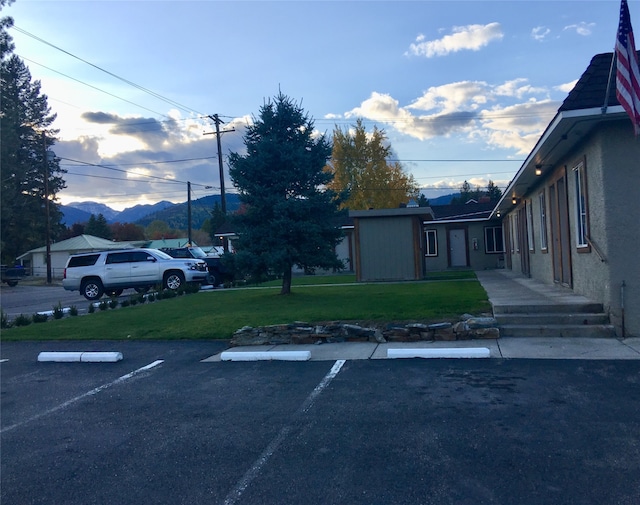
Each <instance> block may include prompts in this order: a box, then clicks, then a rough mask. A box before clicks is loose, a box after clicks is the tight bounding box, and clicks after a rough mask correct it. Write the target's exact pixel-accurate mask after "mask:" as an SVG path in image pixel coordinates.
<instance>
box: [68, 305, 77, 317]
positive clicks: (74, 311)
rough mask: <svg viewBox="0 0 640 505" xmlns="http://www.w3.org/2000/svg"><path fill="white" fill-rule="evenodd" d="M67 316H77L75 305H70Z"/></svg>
mask: <svg viewBox="0 0 640 505" xmlns="http://www.w3.org/2000/svg"><path fill="white" fill-rule="evenodd" d="M69 315H71V316H77V315H78V307H76V306H75V305H72V306H71V307H69Z"/></svg>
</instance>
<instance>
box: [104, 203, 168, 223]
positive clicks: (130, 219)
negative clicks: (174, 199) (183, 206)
mask: <svg viewBox="0 0 640 505" xmlns="http://www.w3.org/2000/svg"><path fill="white" fill-rule="evenodd" d="M174 205H179V204H175V203H171V202H167V201H166V200H163V201H161V202H158V203H154V204H153V205H151V204H146V205H136V206H135V207H129V208H127V209H124V210H123V211H122V212H120V213H119V214H118V215H117V216H116V217H115V219H114V220H113V222H116V221H117V222H120V223H135V222H136V221H139V220H140V219H144V217H145V216H148V215H149V214H153V213H155V212H160V211H163V210H165V209H167V208H169V207H173V206H174Z"/></svg>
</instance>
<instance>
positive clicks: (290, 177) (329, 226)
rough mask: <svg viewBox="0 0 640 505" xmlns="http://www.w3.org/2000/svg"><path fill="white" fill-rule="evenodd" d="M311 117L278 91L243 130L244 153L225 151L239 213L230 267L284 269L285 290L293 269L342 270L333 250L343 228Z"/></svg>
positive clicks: (325, 149)
mask: <svg viewBox="0 0 640 505" xmlns="http://www.w3.org/2000/svg"><path fill="white" fill-rule="evenodd" d="M313 125H314V123H313V120H312V119H311V118H310V117H309V116H308V115H307V114H306V113H305V112H304V111H303V109H302V108H301V107H300V106H299V105H298V104H297V103H295V102H294V101H292V100H291V99H290V98H289V97H287V96H285V95H283V94H282V93H279V94H278V95H277V96H275V97H274V98H273V99H272V100H269V101H268V102H267V103H265V104H264V105H263V106H262V107H261V108H260V115H259V117H257V118H254V121H253V124H252V125H250V126H249V127H248V128H247V132H246V134H245V136H244V143H245V146H246V154H244V155H240V154H238V153H231V155H230V157H229V165H230V169H229V174H230V176H231V179H232V180H233V184H234V186H235V187H236V188H237V189H238V192H239V195H240V200H241V202H242V203H243V204H244V206H243V211H242V212H239V213H237V214H236V215H235V216H233V223H234V226H235V231H236V232H237V234H238V239H237V240H236V241H235V242H234V248H235V250H236V253H235V255H234V260H235V265H236V267H239V268H240V270H242V271H246V272H250V273H252V274H254V275H256V274H264V273H266V272H269V271H272V272H275V273H278V274H281V275H282V279H283V280H282V290H281V293H282V294H288V293H290V292H291V276H292V268H293V266H294V265H298V266H300V267H301V268H304V269H305V270H307V271H313V270H314V269H316V268H341V267H342V266H343V265H342V264H341V262H340V261H339V260H338V258H337V256H336V253H335V246H336V245H337V244H338V242H339V241H340V238H341V236H342V232H341V230H340V229H339V226H338V224H339V223H338V216H339V213H338V210H337V203H336V201H335V199H334V194H333V192H331V191H329V190H327V189H326V186H327V184H329V183H330V181H331V178H332V176H331V174H329V173H327V172H325V171H324V170H323V167H324V166H325V163H326V162H327V159H328V158H329V156H330V155H331V145H330V143H329V142H328V141H327V140H326V139H325V136H324V135H321V136H315V135H314V132H313Z"/></svg>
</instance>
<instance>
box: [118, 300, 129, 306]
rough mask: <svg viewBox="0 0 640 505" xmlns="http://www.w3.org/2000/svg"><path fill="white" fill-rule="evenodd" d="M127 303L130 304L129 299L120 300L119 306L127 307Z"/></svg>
mask: <svg viewBox="0 0 640 505" xmlns="http://www.w3.org/2000/svg"><path fill="white" fill-rule="evenodd" d="M129 305H131V302H130V301H129V300H122V303H121V304H120V306H121V307H128V306H129Z"/></svg>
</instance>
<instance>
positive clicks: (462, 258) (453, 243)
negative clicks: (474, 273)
mask: <svg viewBox="0 0 640 505" xmlns="http://www.w3.org/2000/svg"><path fill="white" fill-rule="evenodd" d="M468 264H469V262H468V259H467V230H466V229H464V228H453V229H450V230H449V266H450V267H466V266H468Z"/></svg>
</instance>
